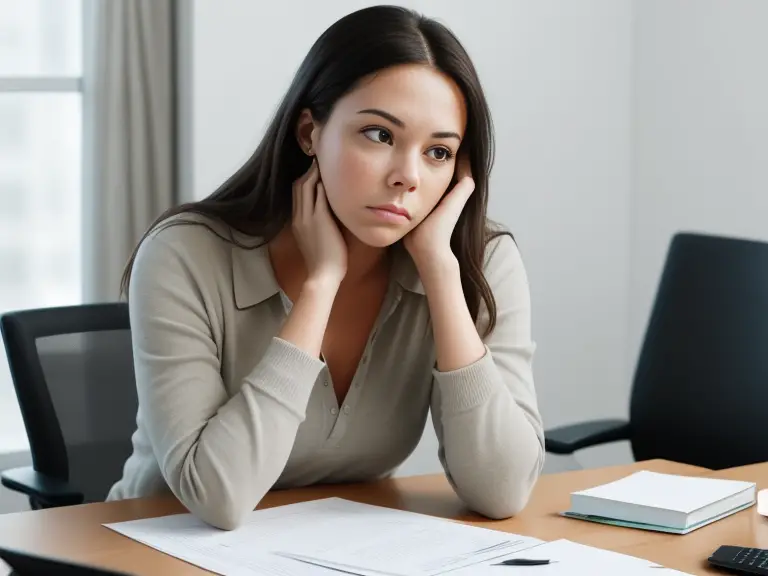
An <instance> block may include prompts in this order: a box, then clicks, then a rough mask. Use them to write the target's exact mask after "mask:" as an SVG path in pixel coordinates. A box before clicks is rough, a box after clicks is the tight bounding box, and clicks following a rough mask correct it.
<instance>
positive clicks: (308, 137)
mask: <svg viewBox="0 0 768 576" xmlns="http://www.w3.org/2000/svg"><path fill="white" fill-rule="evenodd" d="M316 128H317V125H316V123H315V120H314V118H312V112H310V111H309V109H308V108H305V109H304V110H302V111H301V113H300V114H299V120H298V121H297V122H296V140H297V142H298V143H299V148H301V149H302V150H303V151H304V153H305V154H307V155H308V156H314V155H315V153H316V152H315V140H316V138H317V134H316Z"/></svg>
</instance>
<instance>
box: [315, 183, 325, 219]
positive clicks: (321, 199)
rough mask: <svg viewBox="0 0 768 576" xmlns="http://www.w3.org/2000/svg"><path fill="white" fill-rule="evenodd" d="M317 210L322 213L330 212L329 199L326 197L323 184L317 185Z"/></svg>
mask: <svg viewBox="0 0 768 576" xmlns="http://www.w3.org/2000/svg"><path fill="white" fill-rule="evenodd" d="M315 210H316V211H317V212H320V213H323V212H325V213H327V212H328V198H327V196H326V195H325V186H324V185H323V183H322V182H318V183H317V199H316V201H315Z"/></svg>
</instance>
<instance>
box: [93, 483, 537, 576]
mask: <svg viewBox="0 0 768 576" xmlns="http://www.w3.org/2000/svg"><path fill="white" fill-rule="evenodd" d="M105 526H107V527H108V528H110V529H112V530H114V531H116V532H119V533H121V534H123V535H125V536H127V537H129V538H132V539H134V540H137V541H139V542H142V543H143V544H145V545H147V546H151V547H152V548H155V549H157V550H160V551H161V552H164V553H166V554H169V555H171V556H174V557H176V558H179V559H181V560H184V561H186V562H189V563H191V564H194V565H196V566H199V567H201V568H204V569H206V570H209V571H211V572H215V573H218V574H223V575H236V576H240V575H243V576H246V575H248V576H250V575H252V574H264V575H267V576H310V575H324V576H329V575H331V574H333V575H336V576H338V574H339V572H338V570H343V571H346V572H348V573H353V574H362V575H365V574H375V575H377V576H381V575H385V574H386V575H398V576H399V575H401V574H403V575H405V574H407V575H409V576H410V575H411V574H413V575H414V576H416V575H427V574H429V575H433V574H439V573H441V572H444V571H446V570H448V569H452V568H458V567H461V566H468V565H470V564H476V563H478V562H483V561H486V560H488V559H490V558H494V557H497V556H501V555H504V554H508V553H510V552H513V551H515V550H520V549H523V548H525V547H528V546H533V545H536V544H539V543H541V541H540V540H537V539H535V538H528V537H523V536H517V535H514V534H507V533H504V532H498V531H494V530H487V529H483V528H476V527H472V526H467V525H463V524H459V523H455V522H451V521H448V520H444V519H440V518H435V517H432V516H427V515H423V514H416V513H413V512H403V511H400V510H392V509H389V508H383V507H379V506H372V505H368V504H359V503H356V502H351V501H348V500H343V499H340V498H328V499H324V500H314V501H311V502H304V503H298V504H290V505H287V506H280V507H276V508H269V509H266V510H258V511H254V512H252V513H251V515H250V516H249V518H248V520H247V522H246V523H245V524H244V525H243V526H241V527H240V528H238V529H236V530H232V531H222V530H219V529H217V528H213V527H211V526H209V525H208V524H205V523H204V522H202V521H201V520H198V519H197V518H195V517H194V516H193V515H191V514H180V515H173V516H166V517H160V518H148V519H143V520H133V521H129V522H120V523H114V524H105ZM317 551H322V552H328V551H330V552H331V554H330V557H329V558H324V557H321V558H315V557H314V556H315V553H316V552H317ZM307 552H310V554H309V557H307V558H302V559H300V558H298V557H296V556H302V555H306V553H307ZM345 552H347V553H345ZM321 556H322V555H321ZM363 557H364V558H363ZM361 559H363V560H365V561H364V562H360V560H361ZM335 562H339V563H340V564H339V565H338V566H337V565H335V564H334V563H335ZM348 563H350V566H346V564H348Z"/></svg>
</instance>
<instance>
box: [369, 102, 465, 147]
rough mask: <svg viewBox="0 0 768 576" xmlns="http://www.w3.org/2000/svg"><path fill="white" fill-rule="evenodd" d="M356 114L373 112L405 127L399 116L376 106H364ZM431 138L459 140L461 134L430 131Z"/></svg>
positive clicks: (400, 126) (398, 125) (396, 124)
mask: <svg viewBox="0 0 768 576" xmlns="http://www.w3.org/2000/svg"><path fill="white" fill-rule="evenodd" d="M358 114H374V115H375V116H381V117H382V118H384V119H385V120H389V121H390V122H392V124H394V125H395V126H397V127H398V128H405V122H403V121H402V120H400V118H398V117H397V116H393V115H392V114H390V113H389V112H385V111H384V110H379V109H378V108H365V109H364V110H359V111H358ZM432 138H456V140H458V141H459V142H461V136H459V135H458V134H457V133H456V132H450V131H442V132H432Z"/></svg>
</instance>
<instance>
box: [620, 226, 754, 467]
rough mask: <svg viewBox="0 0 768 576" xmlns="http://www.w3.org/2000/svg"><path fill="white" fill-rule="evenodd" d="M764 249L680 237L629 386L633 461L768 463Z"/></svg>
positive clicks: (749, 243) (729, 240)
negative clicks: (658, 459)
mask: <svg viewBox="0 0 768 576" xmlns="http://www.w3.org/2000/svg"><path fill="white" fill-rule="evenodd" d="M765 406H768V244H766V243H762V242H757V241H751V240H743V239H736V238H724V237H717V236H711V235H703V234H690V233H685V234H682V233H681V234H677V235H676V236H675V237H674V238H673V240H672V243H671V245H670V248H669V252H668V254H667V260H666V263H665V267H664V271H663V274H662V277H661V281H660V284H659V287H658V292H657V295H656V301H655V304H654V308H653V311H652V314H651V317H650V320H649V324H648V329H647V332H646V335H645V340H644V343H643V346H642V350H641V353H640V357H639V360H638V365H637V368H636V373H635V377H634V381H633V388H632V396H631V401H630V422H631V428H632V433H631V443H632V450H633V452H634V456H635V458H637V459H638V460H644V459H647V458H666V459H670V460H675V461H677V462H684V463H689V464H695V465H699V466H705V467H707V468H712V469H722V468H727V467H731V466H739V465H744V464H750V463H753V462H764V461H766V460H768V418H766V410H765Z"/></svg>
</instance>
